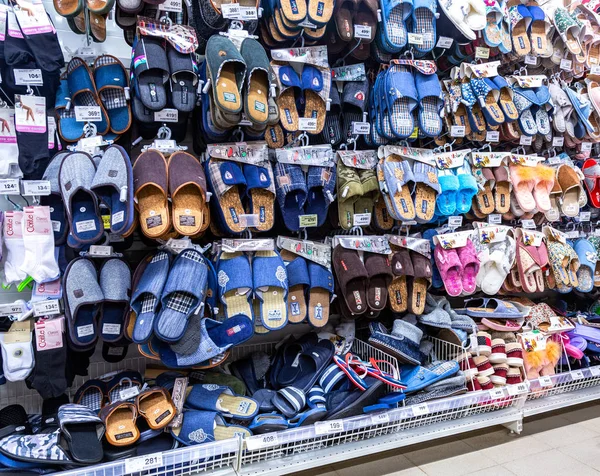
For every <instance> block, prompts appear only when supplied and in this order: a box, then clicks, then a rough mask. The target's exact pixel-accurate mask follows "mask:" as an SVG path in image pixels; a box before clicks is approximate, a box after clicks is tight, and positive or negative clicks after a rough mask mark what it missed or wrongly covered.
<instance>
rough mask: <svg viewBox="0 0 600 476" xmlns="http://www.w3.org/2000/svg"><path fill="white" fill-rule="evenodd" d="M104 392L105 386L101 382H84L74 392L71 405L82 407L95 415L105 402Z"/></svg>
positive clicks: (97, 380) (91, 380)
mask: <svg viewBox="0 0 600 476" xmlns="http://www.w3.org/2000/svg"><path fill="white" fill-rule="evenodd" d="M105 392H106V384H105V382H103V381H102V380H99V379H90V380H86V381H85V382H84V384H83V385H82V386H81V387H79V388H78V389H77V392H75V396H74V397H73V403H77V404H79V405H83V406H85V407H87V408H89V409H90V410H92V411H93V412H94V413H95V414H96V415H97V414H98V412H99V411H100V409H101V408H102V406H103V405H104V402H105V400H106V397H105V395H104V394H105Z"/></svg>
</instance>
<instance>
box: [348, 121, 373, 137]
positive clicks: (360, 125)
mask: <svg viewBox="0 0 600 476" xmlns="http://www.w3.org/2000/svg"><path fill="white" fill-rule="evenodd" d="M370 132H371V123H369V122H353V123H352V134H356V135H366V134H369V133H370Z"/></svg>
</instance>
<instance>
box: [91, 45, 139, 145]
mask: <svg viewBox="0 0 600 476" xmlns="http://www.w3.org/2000/svg"><path fill="white" fill-rule="evenodd" d="M94 81H95V82H96V88H98V96H99V97H100V100H101V101H102V104H103V105H104V107H105V108H106V113H107V115H108V119H109V122H110V130H111V131H112V132H113V133H114V134H117V135H118V134H123V133H125V132H127V130H128V129H129V127H130V126H131V119H132V117H131V109H130V107H129V104H128V103H127V98H126V96H125V88H126V87H128V81H127V73H126V71H125V67H124V66H123V63H121V62H120V61H119V60H118V59H117V58H115V57H114V56H110V55H102V56H99V57H98V58H96V60H95V61H94Z"/></svg>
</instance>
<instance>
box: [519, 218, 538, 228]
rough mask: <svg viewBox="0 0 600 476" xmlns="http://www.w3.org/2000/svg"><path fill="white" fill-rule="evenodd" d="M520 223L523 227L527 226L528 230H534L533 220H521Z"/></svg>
mask: <svg viewBox="0 0 600 476" xmlns="http://www.w3.org/2000/svg"><path fill="white" fill-rule="evenodd" d="M521 225H522V226H523V228H528V229H530V230H535V221H533V220H531V219H529V220H521Z"/></svg>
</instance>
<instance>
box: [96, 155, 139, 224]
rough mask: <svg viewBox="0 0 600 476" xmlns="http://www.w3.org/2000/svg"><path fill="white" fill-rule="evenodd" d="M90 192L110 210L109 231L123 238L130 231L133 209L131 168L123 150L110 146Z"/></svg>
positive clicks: (103, 157)
mask: <svg viewBox="0 0 600 476" xmlns="http://www.w3.org/2000/svg"><path fill="white" fill-rule="evenodd" d="M91 190H92V191H93V192H94V193H95V194H96V195H97V196H98V198H99V199H100V202H102V203H103V204H104V205H106V207H107V208H108V210H109V213H110V231H111V232H112V233H115V234H117V235H122V234H123V233H124V232H125V231H127V230H128V229H129V228H131V225H132V224H133V219H134V210H133V169H132V167H131V161H130V160H129V157H128V155H127V153H126V152H125V149H123V147H121V146H118V145H112V146H110V147H109V148H108V149H106V151H105V152H104V154H103V155H102V159H101V160H100V164H99V165H98V170H97V171H96V174H95V175H94V180H93V181H92V186H91Z"/></svg>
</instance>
